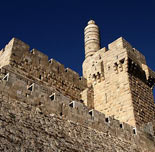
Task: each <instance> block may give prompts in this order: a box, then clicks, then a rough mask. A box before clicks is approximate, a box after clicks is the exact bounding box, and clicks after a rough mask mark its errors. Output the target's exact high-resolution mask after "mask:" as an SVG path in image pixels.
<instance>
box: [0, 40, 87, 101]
mask: <svg viewBox="0 0 155 152" xmlns="http://www.w3.org/2000/svg"><path fill="white" fill-rule="evenodd" d="M6 65H9V66H10V67H11V68H12V67H13V68H14V70H15V71H16V72H18V73H20V74H24V75H25V76H27V77H32V78H37V79H39V80H40V81H44V82H46V83H48V85H49V86H55V87H56V88H57V89H58V90H62V92H64V94H65V95H68V96H70V97H71V98H72V99H78V100H80V92H81V91H83V90H84V89H85V88H86V80H85V79H84V78H83V77H80V76H79V74H78V73H76V72H75V71H73V70H71V69H69V68H65V67H64V65H63V64H61V63H59V62H57V61H56V60H54V59H50V60H48V56H47V55H45V54H43V53H42V52H40V51H38V50H36V49H32V50H31V51H30V50H29V46H28V45H27V44H25V43H24V42H22V41H20V40H18V39H16V38H13V39H12V40H11V41H10V42H9V43H8V45H6V47H5V48H4V49H3V50H2V51H1V53H0V67H4V66H6ZM11 68H10V69H11Z"/></svg>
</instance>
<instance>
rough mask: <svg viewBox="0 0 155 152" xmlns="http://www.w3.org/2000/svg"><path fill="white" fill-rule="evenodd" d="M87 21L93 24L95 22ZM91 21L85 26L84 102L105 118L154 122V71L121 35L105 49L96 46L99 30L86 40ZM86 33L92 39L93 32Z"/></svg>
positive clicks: (138, 122)
mask: <svg viewBox="0 0 155 152" xmlns="http://www.w3.org/2000/svg"><path fill="white" fill-rule="evenodd" d="M90 23H91V24H93V25H94V22H92V21H91V22H90ZM90 23H89V22H88V26H87V27H86V28H85V52H86V58H85V60H84V62H83V76H84V77H85V78H86V79H87V86H88V88H87V89H86V90H85V91H83V92H82V99H83V100H84V103H85V104H86V105H87V106H88V107H89V108H94V109H96V110H98V111H100V112H102V113H104V114H105V115H106V117H108V116H114V118H115V119H118V120H120V121H121V122H125V123H128V124H130V125H132V126H137V125H138V126H140V125H142V124H143V123H147V122H151V121H153V120H154V119H155V104H154V98H153V91H152V89H153V87H154V85H155V72H154V71H152V70H151V69H150V68H149V67H148V66H147V64H146V60H145V57H144V55H143V54H141V53H140V52H139V51H138V50H136V49H135V48H133V47H132V46H131V44H129V43H128V42H127V41H126V40H125V39H123V38H122V37H120V38H118V39H117V40H115V41H114V42H112V43H110V44H109V45H108V49H106V48H101V49H100V47H99V46H100V45H97V44H99V43H98V42H99V39H98V41H97V40H96V39H97V38H99V33H98V35H97V34H96V39H94V40H93V41H92V44H91V41H90V43H88V41H87V39H88V40H89V38H86V36H87V35H88V33H89V32H86V31H87V30H88V29H89V28H88V27H89V26H90V25H91V24H90ZM95 27H96V25H95ZM90 29H92V30H94V29H95V31H99V30H96V28H90ZM97 29H98V28H97ZM88 31H89V30H88ZM90 33H91V32H90ZM90 33H89V34H90ZM93 33H95V32H93ZM89 36H90V37H91V36H92V39H93V35H91V34H90V35H89ZM89 36H88V37H89ZM89 44H91V45H90V46H94V47H92V48H93V49H92V48H91V47H90V48H89V47H88V46H89ZM91 50H93V51H91Z"/></svg>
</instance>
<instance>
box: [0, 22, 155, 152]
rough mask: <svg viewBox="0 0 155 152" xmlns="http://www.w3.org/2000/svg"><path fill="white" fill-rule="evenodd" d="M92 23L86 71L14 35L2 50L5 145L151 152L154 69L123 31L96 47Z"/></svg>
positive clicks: (154, 141) (0, 139)
mask: <svg viewBox="0 0 155 152" xmlns="http://www.w3.org/2000/svg"><path fill="white" fill-rule="evenodd" d="M92 24H95V22H92V21H91V22H89V28H86V30H85V34H86V37H85V38H86V40H87V41H86V43H87V45H85V49H86V50H87V51H86V59H85V61H84V63H83V75H84V78H83V77H79V75H78V74H77V73H76V72H74V71H72V70H71V69H69V68H64V65H62V64H60V63H59V62H57V61H55V60H54V59H51V60H48V57H47V56H46V55H45V54H43V53H41V52H39V51H38V50H36V49H33V50H32V51H29V46H28V45H27V44H25V43H24V42H22V41H20V40H18V39H15V38H13V39H12V40H11V41H10V42H9V44H8V45H7V46H6V47H5V48H4V49H2V50H1V51H0V124H1V126H0V143H2V144H1V145H0V150H2V151H7V150H12V151H109V152H112V151H123V152H124V151H127V152H129V151H131V152H134V151H135V152H146V151H149V152H154V149H155V121H154V120H155V116H154V114H155V106H154V103H153V102H154V101H153V94H152V89H153V87H154V84H155V72H154V71H152V70H151V69H150V68H148V66H147V65H146V61H145V57H144V56H143V55H142V54H141V53H140V52H139V51H137V50H136V49H134V48H132V46H131V45H130V44H129V43H128V42H127V41H125V40H124V39H123V38H122V37H121V38H119V39H117V40H116V41H114V42H112V43H111V44H109V46H108V49H106V48H102V49H99V50H98V48H100V39H99V29H98V27H97V26H92ZM91 30H95V32H94V31H91ZM88 42H89V43H88Z"/></svg>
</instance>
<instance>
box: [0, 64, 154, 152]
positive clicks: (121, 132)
mask: <svg viewBox="0 0 155 152" xmlns="http://www.w3.org/2000/svg"><path fill="white" fill-rule="evenodd" d="M7 68H8V69H7ZM0 77H1V81H0V94H1V96H0V99H1V100H0V103H1V113H2V112H3V111H4V110H7V115H6V118H5V115H4V114H1V115H0V116H1V118H0V122H1V123H2V124H3V125H6V126H8V127H6V130H5V129H2V131H1V134H0V136H1V143H5V140H6V139H7V138H8V137H7V138H6V136H7V135H5V133H9V132H11V136H10V137H9V140H10V141H12V144H11V143H10V142H9V143H8V144H7V146H13V147H14V146H15V145H16V148H17V149H18V150H19V149H20V148H21V147H23V149H25V148H26V147H25V148H24V146H26V145H23V144H22V143H24V142H26V143H27V142H28V141H27V140H30V138H31V141H34V140H35V139H33V138H34V137H29V136H28V135H26V132H25V129H26V128H27V129H28V130H29V131H31V132H32V133H34V132H35V130H36V124H38V125H41V126H42V127H43V126H44V127H43V128H42V131H41V132H43V130H44V131H45V132H46V131H47V132H48V135H47V137H46V139H47V138H48V140H47V141H40V143H44V144H43V145H44V146H43V145H42V151H46V150H47V148H49V151H50V149H51V148H52V147H51V146H55V147H54V149H53V151H56V149H59V150H60V149H61V150H62V151H63V149H62V148H64V150H65V148H66V146H65V145H66V143H67V141H66V140H70V139H68V138H71V137H68V136H70V135H69V134H72V133H71V132H72V131H73V130H75V131H74V133H75V134H77V133H78V134H79V135H80V136H81V139H78V138H77V137H74V142H78V144H80V142H79V141H78V140H81V143H82V142H83V140H84V139H85V137H84V136H83V133H84V132H83V129H84V128H85V129H86V128H87V133H88V134H89V135H92V134H94V135H93V136H91V139H90V141H85V142H86V143H87V144H88V143H89V142H91V143H92V144H91V146H90V147H87V146H86V147H84V146H83V145H81V146H82V147H81V148H80V147H79V149H77V148H76V144H75V146H73V147H72V148H75V149H76V150H75V149H74V150H75V151H84V150H88V151H91V150H94V149H95V148H96V150H98V151H102V150H103V148H105V149H106V148H107V150H108V147H104V146H105V145H104V146H103V145H102V146H101V145H100V142H101V141H98V140H97V138H96V137H95V136H100V139H102V138H103V139H104V138H105V137H106V138H108V139H110V140H111V142H110V143H109V146H110V145H111V146H112V144H115V148H114V149H118V150H120V149H121V146H120V145H121V144H123V143H124V144H125V143H126V144H129V145H130V146H129V145H128V146H129V147H126V148H124V151H136V150H137V151H140V152H141V151H149V152H153V151H154V142H155V138H154V130H153V126H154V125H155V124H152V123H149V124H148V125H145V126H143V127H141V128H133V127H131V126H130V125H128V124H125V123H121V122H119V121H118V120H115V119H114V118H113V117H105V115H104V114H102V113H100V112H98V111H96V110H89V109H88V108H87V107H86V106H85V105H84V104H83V103H80V102H79V101H75V100H71V99H70V98H68V97H65V96H64V95H63V94H61V93H60V92H59V91H57V90H56V89H55V88H53V87H48V86H47V85H46V82H44V83H41V82H40V81H39V80H38V79H35V80H32V79H29V78H27V77H26V76H24V75H20V74H19V73H15V72H13V71H10V67H9V66H5V67H2V68H1V72H0ZM20 106H22V107H23V106H24V107H23V108H24V111H22V112H21V109H20ZM5 108H6V109H5ZM31 112H32V113H31ZM27 113H31V114H28V115H27ZM53 114H56V115H53ZM38 116H39V117H40V120H39V119H38V120H37V119H36V118H37V117H38ZM8 117H11V120H9V118H8ZM21 117H27V118H28V119H29V122H28V123H27V124H25V125H26V126H23V129H24V128H25V129H24V130H23V129H22V128H19V126H18V127H17V126H16V127H15V128H12V127H11V128H10V126H9V124H8V122H9V121H10V123H13V122H16V121H18V119H19V120H20V121H22V120H21ZM29 117H30V118H29ZM22 119H25V120H24V121H25V122H27V121H28V120H27V119H26V118H22ZM31 119H32V120H31ZM33 120H35V122H34V124H33ZM56 120H57V122H54V124H53V121H56ZM11 121H13V122H11ZM36 121H37V122H36ZM38 121H39V122H38ZM49 121H50V122H49ZM65 121H66V123H65V124H64V122H65ZM58 122H59V123H58ZM18 123H19V122H16V123H13V125H15V124H18ZM57 123H58V124H57ZM68 123H69V124H70V127H71V128H72V129H73V130H70V132H67V128H65V127H66V125H67V124H68ZM30 124H33V125H34V127H33V128H32V127H30V126H29V125H30ZM50 125H52V126H53V125H54V126H55V127H56V128H57V127H58V128H60V129H58V130H57V132H60V130H61V131H62V128H63V134H62V132H61V139H62V138H63V139H64V140H63V141H62V140H60V141H59V144H58V145H61V144H62V143H63V146H62V147H59V146H58V145H55V144H54V143H52V145H51V146H50V145H49V135H50V134H51V131H50V128H48V126H50ZM63 125H64V126H63ZM28 127H30V128H28ZM77 127H80V128H81V129H80V130H81V131H79V132H77ZM39 128H40V127H39ZM56 128H53V129H52V132H53V131H56V130H55V129H56ZM10 129H11V130H10ZM21 129H22V130H21ZM27 129H26V130H27ZM92 129H93V130H92ZM28 130H27V131H28ZM19 131H20V132H21V131H22V132H23V133H24V135H25V136H26V138H27V140H25V139H22V140H23V141H24V142H22V141H21V138H22V137H19V136H17V135H18V134H17V132H19ZM55 133H56V132H55ZM87 133H86V134H87ZM19 134H20V133H19ZM52 135H53V133H52ZM52 135H51V136H52ZM79 135H78V136H79ZM38 136H39V135H38ZM41 136H43V137H38V139H39V138H41V139H44V133H42V134H41ZM59 136H60V135H59ZM104 136H105V137H104ZM3 137H5V138H6V139H5V140H4V138H3ZM93 137H95V138H96V139H94V138H93ZM148 137H149V138H148ZM89 138H90V137H89ZM53 139H54V140H55V141H57V138H56V137H52V140H53ZM114 139H115V140H114ZM39 140H40V139H39ZM104 140H105V139H104ZM117 140H119V141H117ZM95 142H97V143H96V144H97V145H98V146H97V147H98V148H97V147H96V146H94V144H95ZM17 143H20V144H22V145H20V146H21V147H20V146H19V145H18V144H17ZM86 143H85V144H86ZM85 144H84V145H85ZM102 144H103V143H102ZM17 145H18V146H17ZM71 145H72V144H71ZM7 146H5V145H4V144H2V145H1V147H0V148H1V149H2V148H4V147H5V148H6V147H7ZM37 146H38V145H36V144H35V143H34V144H33V145H32V143H31V144H30V147H31V148H32V147H33V148H34V149H35V150H38V147H37ZM100 146H101V147H100ZM56 147H57V148H56ZM70 148H71V147H70ZM13 149H14V148H13ZM34 149H33V150H34ZM45 149H46V150H45ZM114 149H111V150H114ZM3 150H4V149H3ZM14 150H15V149H14ZM31 150H32V149H31ZM72 150H73V149H72ZM111 150H110V148H109V151H111ZM69 151H70V150H69ZM122 151H123V149H122Z"/></svg>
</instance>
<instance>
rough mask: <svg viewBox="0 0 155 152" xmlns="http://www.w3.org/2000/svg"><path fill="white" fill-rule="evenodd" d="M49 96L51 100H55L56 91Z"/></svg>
mask: <svg viewBox="0 0 155 152" xmlns="http://www.w3.org/2000/svg"><path fill="white" fill-rule="evenodd" d="M49 98H50V99H51V101H53V100H55V93H53V94H52V95H50V96H49Z"/></svg>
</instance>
